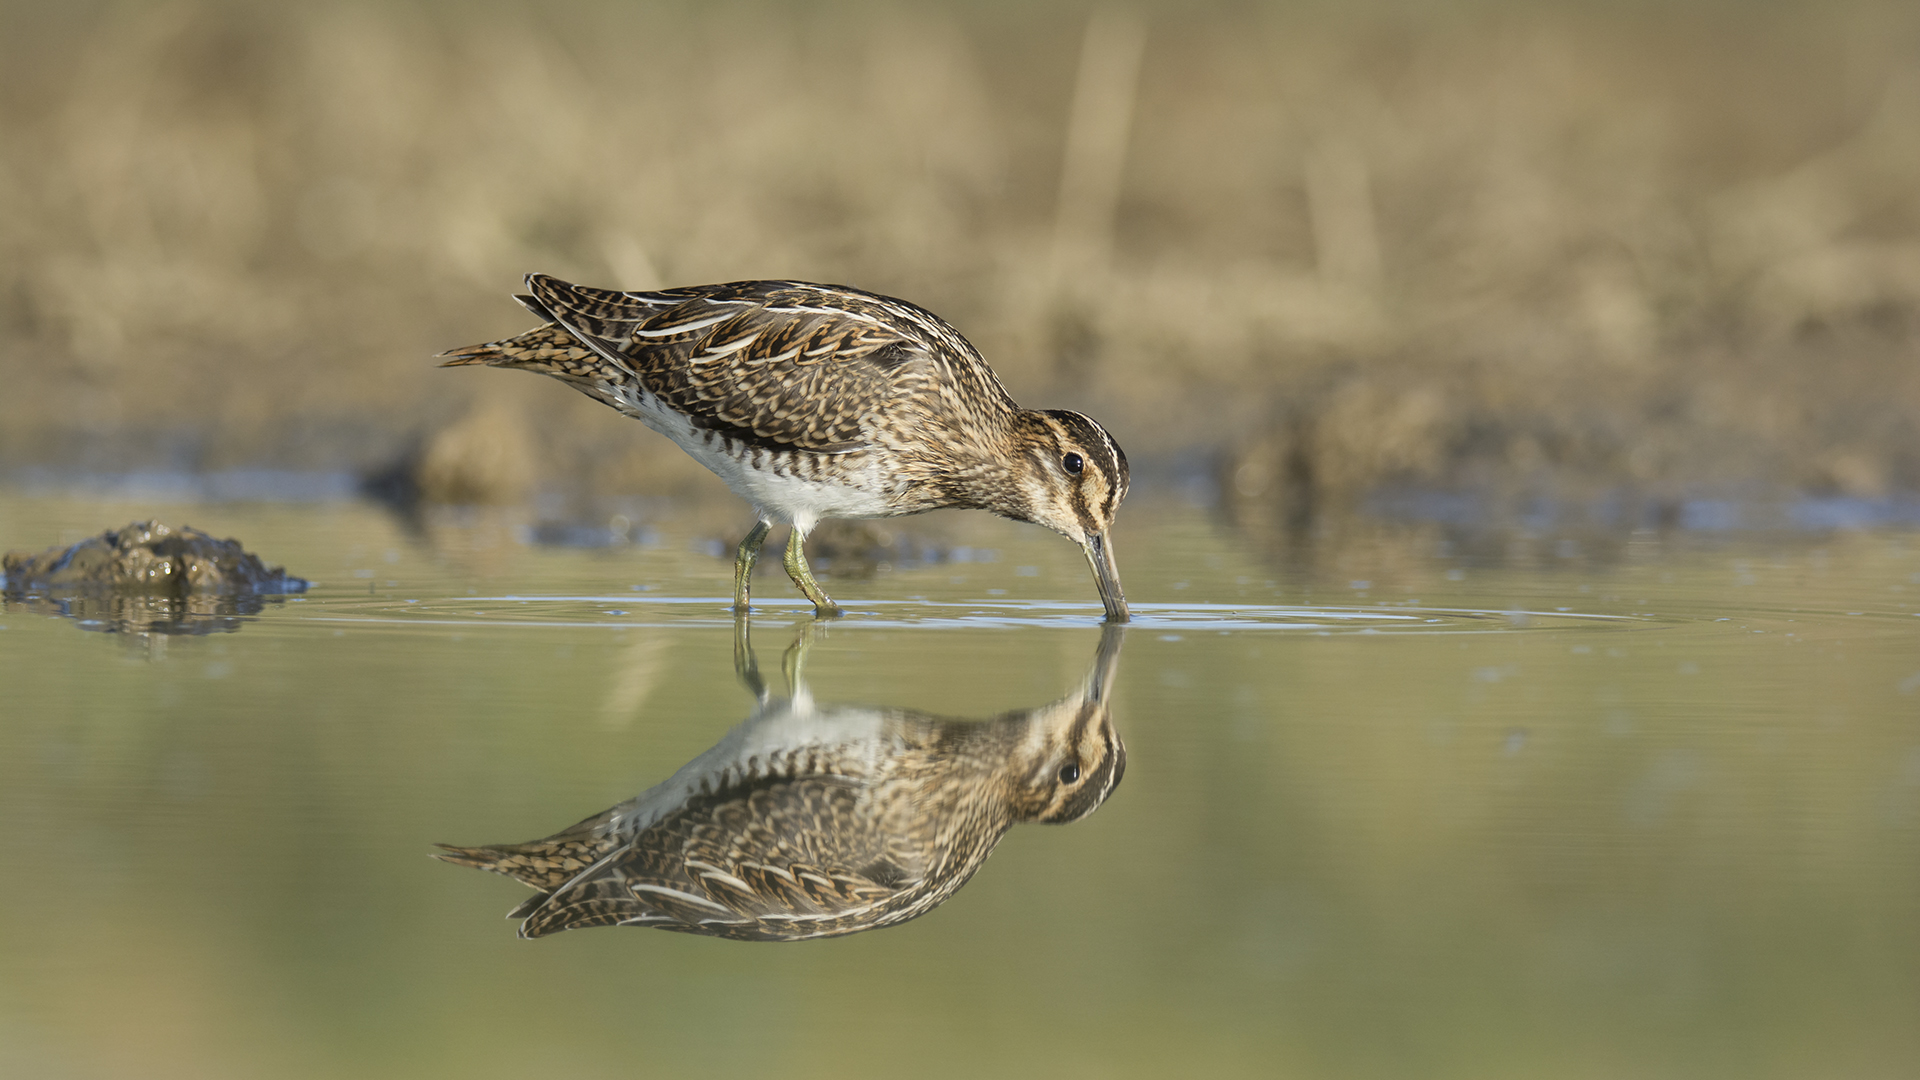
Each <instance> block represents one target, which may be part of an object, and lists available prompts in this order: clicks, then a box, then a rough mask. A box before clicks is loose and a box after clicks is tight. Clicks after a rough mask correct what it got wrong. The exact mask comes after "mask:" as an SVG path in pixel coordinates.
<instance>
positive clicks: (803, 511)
mask: <svg viewBox="0 0 1920 1080" xmlns="http://www.w3.org/2000/svg"><path fill="white" fill-rule="evenodd" d="M622 397H623V400H622V402H621V405H622V406H623V407H622V408H621V411H622V412H625V413H627V414H628V415H629V416H632V417H634V418H635V419H637V420H639V421H640V422H641V423H644V424H646V425H647V426H648V427H650V428H652V429H653V430H655V431H657V432H659V433H660V434H662V435H665V436H666V437H667V438H669V439H672V440H673V441H674V443H675V444H676V445H678V446H679V447H680V449H682V450H685V451H686V452H687V453H688V454H689V455H690V456H691V457H692V458H693V459H694V460H695V461H698V462H699V463H700V464H702V465H705V466H706V467H707V468H708V469H711V470H712V471H713V473H714V475H716V476H718V477H719V478H720V479H722V480H724V481H726V484H727V486H728V487H730V488H732V489H733V492H734V494H736V495H738V496H740V497H741V498H743V499H745V500H747V501H748V502H750V503H752V504H753V505H754V508H755V509H756V510H758V511H759V512H760V513H761V514H762V515H763V516H765V517H767V518H768V519H770V520H772V521H774V522H776V523H778V524H783V525H792V526H793V527H794V528H796V529H798V530H800V532H801V534H802V535H804V534H806V533H807V532H808V531H810V530H811V529H812V528H813V527H814V525H815V524H817V523H818V522H819V521H820V519H821V518H875V517H892V516H894V515H895V514H897V513H899V510H898V509H897V508H896V507H895V506H894V504H893V502H892V501H891V500H889V499H888V498H887V495H888V492H889V491H890V490H891V487H892V485H889V484H888V483H887V482H886V481H885V480H884V479H883V478H882V477H881V476H880V473H879V464H878V463H877V462H875V461H873V460H872V458H871V457H870V456H869V455H864V454H862V455H858V457H857V458H852V457H850V458H847V459H846V462H847V464H849V465H853V466H854V467H853V468H852V469H851V470H850V471H847V472H845V473H842V474H840V475H837V476H836V478H835V479H834V480H833V481H823V480H810V479H807V478H805V477H800V476H782V475H780V474H779V473H777V472H773V471H771V470H762V469H755V468H751V467H749V464H748V461H749V460H750V459H748V458H743V457H738V456H735V455H734V454H730V453H728V452H727V448H728V443H727V441H726V440H725V439H723V438H721V437H720V436H718V435H715V434H714V433H712V432H710V431H705V430H703V429H701V428H697V427H694V426H693V424H691V423H690V422H688V420H687V418H686V417H684V416H682V415H680V414H679V413H677V412H675V411H673V410H672V409H669V408H666V407H665V406H663V405H661V404H660V402H659V399H658V398H656V397H654V396H653V395H652V394H648V393H646V392H644V391H642V392H640V393H638V394H637V395H635V397H634V398H626V397H625V395H622ZM736 449H737V444H736ZM856 460H857V461H859V464H858V465H854V462H855V461H856Z"/></svg>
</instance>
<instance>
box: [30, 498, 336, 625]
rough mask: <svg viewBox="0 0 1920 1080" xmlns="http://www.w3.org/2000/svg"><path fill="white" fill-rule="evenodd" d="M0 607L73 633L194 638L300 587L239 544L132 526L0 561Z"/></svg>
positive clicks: (150, 524) (156, 526) (302, 587)
mask: <svg viewBox="0 0 1920 1080" xmlns="http://www.w3.org/2000/svg"><path fill="white" fill-rule="evenodd" d="M0 565H3V566H4V568H5V573H6V580H5V589H4V594H3V595H4V600H5V602H6V605H7V607H9V608H13V607H16V606H17V607H21V608H24V609H25V610H29V611H37V612H41V613H43V614H50V615H61V616H65V617H68V618H71V619H74V620H75V621H76V622H78V623H79V624H80V625H81V626H82V627H85V628H87V629H92V630H108V631H115V632H122V633H162V634H182V633H184V634H203V633H211V632H215V631H226V630H234V629H238V627H239V625H240V619H241V618H242V617H244V616H248V615H254V614H258V613H259V612H260V611H261V610H262V608H263V607H264V606H265V604H266V602H267V600H268V599H269V598H279V597H282V596H285V595H288V594H293V593H302V592H305V591H306V590H307V585H308V582H307V581H306V580H305V579H303V578H298V577H293V576H291V575H289V574H288V573H287V572H286V570H285V569H284V568H282V567H278V566H275V567H269V566H267V565H266V564H265V563H263V562H261V561H260V558H259V557H258V556H256V555H254V554H252V553H251V552H249V551H247V550H245V549H244V548H243V547H242V546H241V544H240V542H239V541H238V540H217V539H215V538H213V537H212V536H209V535H207V534H206V533H204V532H201V531H200V530H198V529H194V528H190V527H182V528H179V529H175V528H172V527H170V526H168V525H166V524H164V523H162V522H158V521H136V522H134V523H133V524H131V525H128V526H127V527H126V528H123V529H117V530H111V531H108V532H104V533H101V534H100V535H99V536H93V537H88V538H87V539H85V540H82V541H80V542H79V543H77V544H72V545H69V546H67V547H64V548H50V549H48V550H46V551H43V552H41V553H39V554H34V553H31V552H22V551H15V552H9V553H7V555H6V556H5V559H4V562H0Z"/></svg>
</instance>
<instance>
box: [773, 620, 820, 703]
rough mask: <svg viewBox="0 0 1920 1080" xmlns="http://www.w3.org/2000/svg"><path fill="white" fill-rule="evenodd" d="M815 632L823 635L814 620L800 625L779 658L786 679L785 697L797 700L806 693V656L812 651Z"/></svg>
mask: <svg viewBox="0 0 1920 1080" xmlns="http://www.w3.org/2000/svg"><path fill="white" fill-rule="evenodd" d="M816 631H819V632H820V633H825V631H824V630H822V629H821V628H820V623H819V621H818V620H815V621H813V622H810V623H802V624H801V626H800V632H799V633H797V634H795V635H794V636H793V644H791V645H789V646H787V651H786V653H785V654H784V655H782V656H781V657H780V670H781V672H782V674H784V675H785V676H786V678H787V696H788V697H791V698H798V697H800V695H802V694H804V693H806V692H807V686H806V680H807V654H808V653H809V652H812V651H813V639H814V634H815V632H816Z"/></svg>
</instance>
